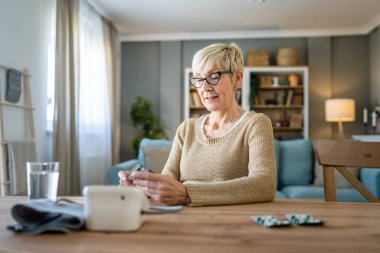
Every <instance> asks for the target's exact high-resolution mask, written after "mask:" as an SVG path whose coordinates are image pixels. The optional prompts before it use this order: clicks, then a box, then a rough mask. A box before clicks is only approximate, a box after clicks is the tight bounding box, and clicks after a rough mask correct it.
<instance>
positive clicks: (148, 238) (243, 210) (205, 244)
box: [0, 197, 380, 253]
mask: <svg viewBox="0 0 380 253" xmlns="http://www.w3.org/2000/svg"><path fill="white" fill-rule="evenodd" d="M18 200H20V198H17V197H1V198H0V252H3V251H2V249H3V250H4V249H13V250H18V251H23V252H63V253H77V252H92V253H93V252H106V253H108V252H123V253H124V252H149V253H156V252H165V253H168V252H181V253H183V252H218V253H220V252H229V253H231V252H232V253H236V252H302V253H305V252H306V253H311V252H318V253H322V252H345V253H348V252H373V253H375V252H380V204H373V203H327V202H323V201H319V200H318V201H317V200H277V201H275V202H272V203H260V204H250V205H236V206H215V207H186V208H185V209H184V210H183V211H182V212H180V213H174V214H162V215H147V217H146V222H145V223H144V224H143V225H142V227H141V228H140V230H139V231H138V232H133V233H95V232H88V231H82V232H74V233H71V234H67V235H66V234H45V235H39V236H28V235H16V234H13V233H12V232H10V231H8V230H7V229H6V225H8V224H11V223H13V221H12V217H11V215H10V207H11V206H12V205H13V204H14V203H15V202H16V201H18ZM286 213H308V214H311V215H313V216H314V217H315V218H321V219H323V220H325V225H324V226H322V227H301V226H292V227H284V228H264V227H261V226H259V225H257V224H255V223H253V222H251V220H250V216H252V215H269V214H273V215H276V216H277V217H281V218H283V217H284V214H286Z"/></svg>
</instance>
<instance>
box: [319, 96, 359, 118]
mask: <svg viewBox="0 0 380 253" xmlns="http://www.w3.org/2000/svg"><path fill="white" fill-rule="evenodd" d="M325 109H326V111H325V113H326V114H325V115H326V121H328V122H347V121H354V120H355V101H354V100H353V99H348V98H333V99H328V100H326V102H325Z"/></svg>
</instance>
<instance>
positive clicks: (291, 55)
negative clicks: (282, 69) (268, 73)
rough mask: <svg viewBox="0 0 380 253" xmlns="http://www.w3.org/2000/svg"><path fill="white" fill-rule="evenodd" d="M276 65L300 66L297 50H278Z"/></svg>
mask: <svg viewBox="0 0 380 253" xmlns="http://www.w3.org/2000/svg"><path fill="white" fill-rule="evenodd" d="M277 65H280V66H295V65H300V56H299V51H298V49H297V48H280V49H279V50H278V53H277Z"/></svg>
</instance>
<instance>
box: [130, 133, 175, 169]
mask: <svg viewBox="0 0 380 253" xmlns="http://www.w3.org/2000/svg"><path fill="white" fill-rule="evenodd" d="M172 143H173V142H172V141H169V140H158V139H148V138H144V139H142V140H141V142H140V146H139V154H138V158H137V159H138V160H139V163H141V164H143V165H144V161H145V157H144V152H143V147H170V148H171V146H172Z"/></svg>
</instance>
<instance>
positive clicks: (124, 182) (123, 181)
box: [117, 171, 133, 186]
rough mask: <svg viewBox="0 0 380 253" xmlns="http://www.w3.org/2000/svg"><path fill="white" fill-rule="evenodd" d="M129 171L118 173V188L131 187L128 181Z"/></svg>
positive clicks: (130, 182)
mask: <svg viewBox="0 0 380 253" xmlns="http://www.w3.org/2000/svg"><path fill="white" fill-rule="evenodd" d="M130 173H131V172H130V171H119V173H117V175H118V176H119V186H131V185H133V183H132V181H130V180H128V176H129V175H130Z"/></svg>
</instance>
